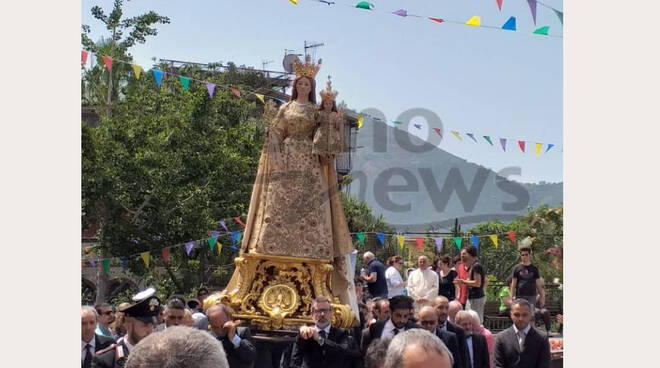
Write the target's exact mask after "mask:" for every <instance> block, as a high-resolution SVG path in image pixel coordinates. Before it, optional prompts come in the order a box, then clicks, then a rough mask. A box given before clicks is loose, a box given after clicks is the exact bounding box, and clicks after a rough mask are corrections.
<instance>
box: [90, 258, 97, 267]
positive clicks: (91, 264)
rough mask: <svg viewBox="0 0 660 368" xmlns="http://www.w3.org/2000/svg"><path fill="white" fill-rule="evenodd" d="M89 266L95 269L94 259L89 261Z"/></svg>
mask: <svg viewBox="0 0 660 368" xmlns="http://www.w3.org/2000/svg"><path fill="white" fill-rule="evenodd" d="M89 265H90V266H92V267H96V259H95V258H92V259H90V260H89Z"/></svg>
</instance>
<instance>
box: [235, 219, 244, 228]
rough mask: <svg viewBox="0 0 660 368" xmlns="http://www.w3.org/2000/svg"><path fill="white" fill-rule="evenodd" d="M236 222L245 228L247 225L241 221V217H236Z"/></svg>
mask: <svg viewBox="0 0 660 368" xmlns="http://www.w3.org/2000/svg"><path fill="white" fill-rule="evenodd" d="M234 221H236V222H238V223H239V224H240V225H241V226H243V227H245V224H244V223H243V221H241V218H240V217H234Z"/></svg>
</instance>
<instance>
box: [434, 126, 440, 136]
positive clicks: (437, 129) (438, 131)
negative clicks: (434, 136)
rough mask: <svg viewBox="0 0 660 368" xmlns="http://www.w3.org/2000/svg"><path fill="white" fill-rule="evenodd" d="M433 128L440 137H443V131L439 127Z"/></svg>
mask: <svg viewBox="0 0 660 368" xmlns="http://www.w3.org/2000/svg"><path fill="white" fill-rule="evenodd" d="M433 130H435V132H436V133H438V135H439V136H440V137H442V132H441V131H440V129H439V128H433Z"/></svg>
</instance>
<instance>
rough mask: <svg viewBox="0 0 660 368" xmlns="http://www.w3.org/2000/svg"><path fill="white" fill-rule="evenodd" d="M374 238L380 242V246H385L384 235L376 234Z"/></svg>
mask: <svg viewBox="0 0 660 368" xmlns="http://www.w3.org/2000/svg"><path fill="white" fill-rule="evenodd" d="M376 237H377V238H378V241H379V242H380V245H385V234H383V233H376Z"/></svg>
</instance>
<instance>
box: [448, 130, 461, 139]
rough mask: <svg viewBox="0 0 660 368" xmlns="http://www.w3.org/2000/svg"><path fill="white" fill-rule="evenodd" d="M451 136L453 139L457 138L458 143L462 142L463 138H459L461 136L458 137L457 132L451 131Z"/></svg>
mask: <svg viewBox="0 0 660 368" xmlns="http://www.w3.org/2000/svg"><path fill="white" fill-rule="evenodd" d="M451 134H453V135H454V137H456V138H458V140H459V141H462V140H463V138H461V136H460V135H458V132H457V131H455V130H452V131H451Z"/></svg>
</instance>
